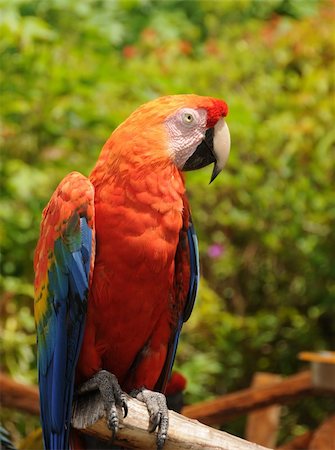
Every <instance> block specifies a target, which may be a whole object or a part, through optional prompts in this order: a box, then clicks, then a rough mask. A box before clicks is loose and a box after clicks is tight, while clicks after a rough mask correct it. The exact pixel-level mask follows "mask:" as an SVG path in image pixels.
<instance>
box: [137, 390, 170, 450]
mask: <svg viewBox="0 0 335 450" xmlns="http://www.w3.org/2000/svg"><path fill="white" fill-rule="evenodd" d="M130 395H131V396H132V397H135V398H136V399H137V400H139V401H141V402H143V403H145V404H146V407H147V409H148V412H149V417H150V428H149V432H150V433H153V432H154V431H155V430H156V429H157V428H158V431H157V450H161V449H162V448H163V446H164V444H165V441H166V438H167V433H168V428H169V410H168V407H167V403H166V397H165V395H164V394H161V393H160V392H154V391H149V390H148V389H145V388H142V389H138V390H135V391H133V392H131V394H130Z"/></svg>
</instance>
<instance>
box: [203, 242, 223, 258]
mask: <svg viewBox="0 0 335 450" xmlns="http://www.w3.org/2000/svg"><path fill="white" fill-rule="evenodd" d="M223 251H224V248H223V245H221V244H212V245H210V246H209V247H208V248H207V255H208V256H209V257H210V258H213V259H216V258H220V256H221V255H222V253H223Z"/></svg>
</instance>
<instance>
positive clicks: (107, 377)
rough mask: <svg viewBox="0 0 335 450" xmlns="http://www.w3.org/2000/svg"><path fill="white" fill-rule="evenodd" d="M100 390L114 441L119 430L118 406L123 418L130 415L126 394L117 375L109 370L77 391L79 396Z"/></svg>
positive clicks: (103, 371) (97, 375)
mask: <svg viewBox="0 0 335 450" xmlns="http://www.w3.org/2000/svg"><path fill="white" fill-rule="evenodd" d="M94 390H99V392H100V394H101V398H102V401H103V404H104V408H105V412H106V418H107V424H108V428H109V429H110V430H111V431H112V434H113V439H114V437H115V435H116V434H117V432H118V430H119V417H118V413H117V409H116V406H120V407H121V408H122V410H123V417H126V416H127V414H128V405H127V400H126V396H125V394H124V393H123V392H122V389H121V387H120V385H119V382H118V380H117V378H116V376H115V375H113V374H112V373H110V372H108V371H107V370H101V371H100V372H98V373H96V374H95V375H94V376H93V377H92V378H91V379H90V380H88V381H86V382H85V383H83V384H82V385H81V386H80V387H79V388H78V390H77V393H78V394H82V393H85V392H89V391H94Z"/></svg>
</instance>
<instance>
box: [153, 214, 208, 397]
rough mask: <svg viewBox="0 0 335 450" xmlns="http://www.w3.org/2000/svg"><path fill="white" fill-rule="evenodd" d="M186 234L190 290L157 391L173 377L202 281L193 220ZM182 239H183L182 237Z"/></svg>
mask: <svg viewBox="0 0 335 450" xmlns="http://www.w3.org/2000/svg"><path fill="white" fill-rule="evenodd" d="M183 231H184V232H185V230H182V232H183ZM186 232H187V237H186V245H187V247H188V251H189V267H190V280H189V288H188V294H187V298H186V301H185V306H184V309H183V311H182V314H181V315H180V317H179V318H178V321H177V324H176V328H175V330H174V333H173V334H172V337H171V340H170V345H169V348H168V354H167V357H166V361H165V365H164V367H163V370H162V374H161V376H160V378H159V380H158V382H157V384H156V386H155V389H157V390H163V391H164V389H165V387H166V384H167V382H168V380H169V378H170V375H171V371H172V366H173V363H174V360H175V357H176V352H177V347H178V341H179V336H180V332H181V329H182V326H183V323H184V322H186V321H187V320H188V319H189V317H190V315H191V313H192V310H193V307H194V303H195V299H196V296H197V292H198V287H199V281H200V265H199V249H198V239H197V235H196V233H195V229H194V226H193V223H192V221H191V218H190V220H189V226H188V229H187V230H186ZM181 239H183V238H182V237H181ZM177 251H178V250H177Z"/></svg>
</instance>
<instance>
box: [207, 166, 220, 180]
mask: <svg viewBox="0 0 335 450" xmlns="http://www.w3.org/2000/svg"><path fill="white" fill-rule="evenodd" d="M220 172H221V170H220V169H219V168H218V166H217V163H216V162H215V163H214V167H213V172H212V176H211V180H210V182H209V184H211V183H212V182H213V181H214V180H215V178H216V177H217V176H218V175H219V173H220Z"/></svg>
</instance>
